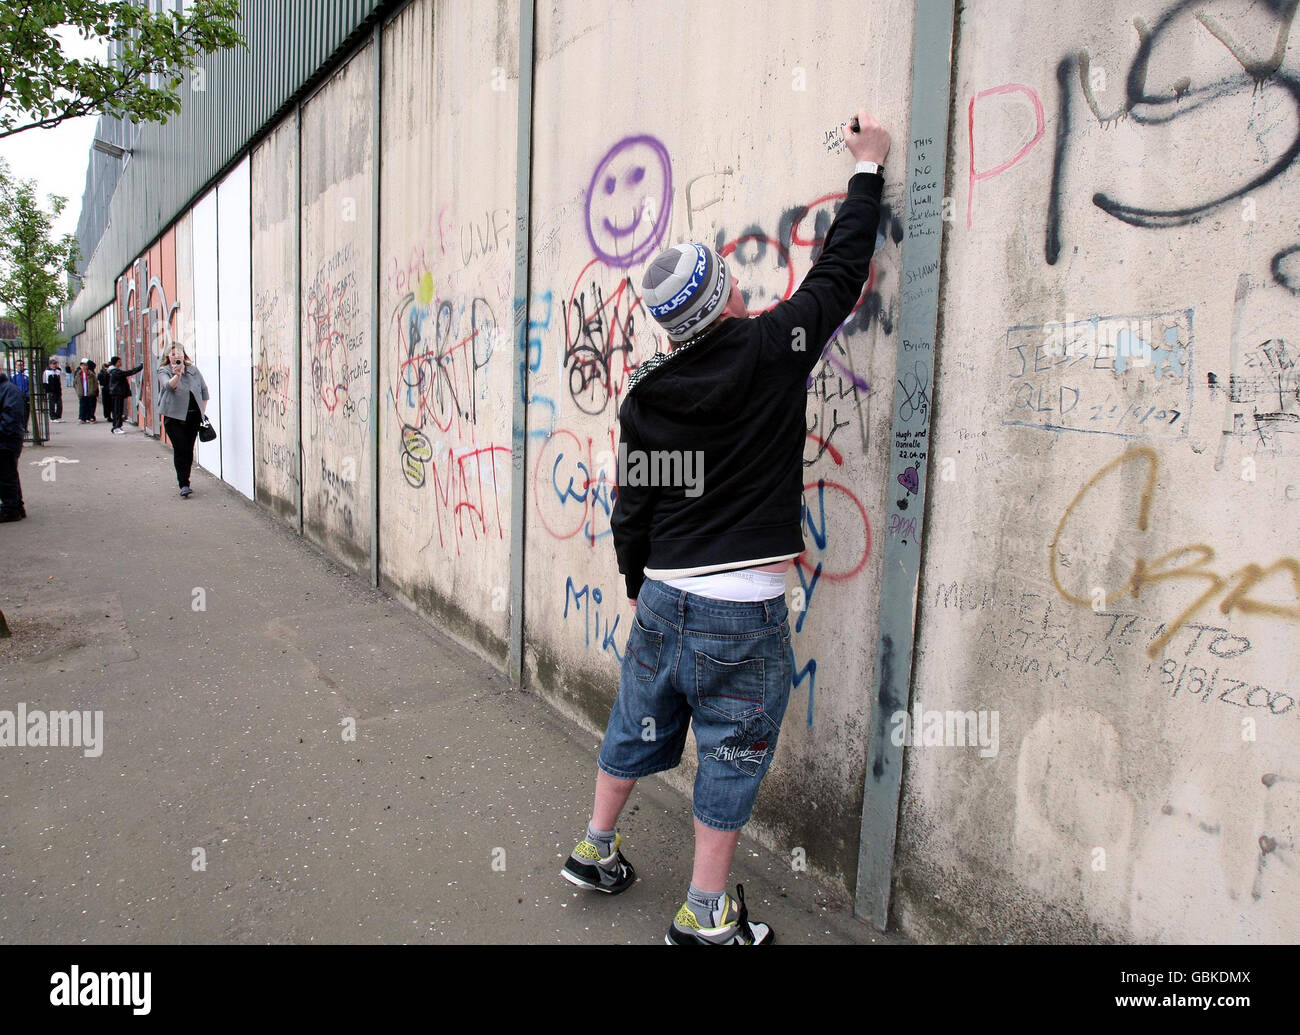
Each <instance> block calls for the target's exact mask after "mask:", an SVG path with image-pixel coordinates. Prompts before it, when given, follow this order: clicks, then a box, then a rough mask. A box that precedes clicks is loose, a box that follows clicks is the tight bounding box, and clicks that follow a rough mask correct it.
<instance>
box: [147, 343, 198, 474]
mask: <svg viewBox="0 0 1300 1035" xmlns="http://www.w3.org/2000/svg"><path fill="white" fill-rule="evenodd" d="M207 408H208V385H207V382H206V381H204V380H203V375H202V374H201V373H199V368H198V367H196V366H195V365H194V364H193V363H191V362H190V358H189V356H187V355H185V350H184V349H183V348H182V347H181V346H179V345H173V346H172V347H171V348H170V349H168V350H167V355H166V356H165V357H164V358H163V365H162V366H161V367H159V368H158V412H159V413H161V414H162V417H163V428H164V430H165V431H166V432H167V438H168V440H170V442H171V444H172V461H173V462H174V463H175V465H176V483H177V484H178V485H179V486H180V490H181V499H189V498H190V496H191V495H192V494H193V491H194V490H192V489H191V488H190V470H191V468H192V467H193V466H194V439H195V438H196V437H197V436H198V433H199V425H200V424H201V423H203V413H204V411H205V410H206V409H207Z"/></svg>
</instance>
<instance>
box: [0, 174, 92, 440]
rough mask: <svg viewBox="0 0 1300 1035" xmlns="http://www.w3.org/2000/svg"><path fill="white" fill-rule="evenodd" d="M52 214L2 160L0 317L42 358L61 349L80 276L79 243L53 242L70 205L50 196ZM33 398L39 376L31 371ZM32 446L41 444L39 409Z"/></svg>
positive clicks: (30, 184)
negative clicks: (63, 323) (72, 287)
mask: <svg viewBox="0 0 1300 1035" xmlns="http://www.w3.org/2000/svg"><path fill="white" fill-rule="evenodd" d="M49 201H50V208H51V211H49V212H47V211H46V210H45V209H44V208H42V207H41V204H40V201H39V200H38V199H37V197H36V181H35V180H14V179H12V178H11V177H10V175H9V166H8V165H7V164H6V163H5V162H4V161H3V160H0V312H4V313H5V314H6V317H7V318H8V319H10V320H12V321H13V322H14V323H16V324H17V325H18V330H19V333H20V334H21V336H22V339H23V341H24V342H25V343H26V344H27V345H30V346H32V347H34V348H37V349H40V350H41V351H42V352H46V351H53V350H54V347H55V346H56V345H57V344H58V343H59V336H58V313H59V308H60V307H61V306H62V305H63V304H64V303H65V302H66V301H67V300H68V297H69V292H68V280H67V276H69V275H74V274H75V273H76V262H77V258H78V248H77V240H76V238H75V237H74V236H73V235H72V234H64V235H63V236H62V237H61V238H57V239H56V238H55V237H54V219H55V218H56V217H57V216H58V215H59V213H60V212H62V211H63V209H64V206H66V205H67V200H66V199H64V198H61V197H59V196H58V195H57V194H51V195H50V198H49ZM31 374H32V387H31V391H32V394H33V395H35V393H36V390H37V389H36V379H37V377H38V376H39V374H40V371H39V370H33V371H31ZM31 418H32V440H33V441H34V442H38V443H39V442H40V429H39V426H38V424H37V419H36V407H35V406H33V407H32V408H31Z"/></svg>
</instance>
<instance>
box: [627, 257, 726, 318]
mask: <svg viewBox="0 0 1300 1035" xmlns="http://www.w3.org/2000/svg"><path fill="white" fill-rule="evenodd" d="M641 291H642V297H643V298H644V300H645V304H646V308H647V309H649V310H650V315H651V316H653V317H654V318H655V319H656V320H658V321H659V323H660V324H661V325H662V326H663V329H664V330H665V331H666V332H667V334H668V337H669V339H671V340H672V341H685V340H686V339H687V338H692V337H694V336H695V335H697V334H699V333H700V332H701V331H702V330H704V328H706V327H707V326H708V325H709V324H711V323H712V322H713V321H714V320H716V319H717V318H718V317H719V316H721V315H722V310H723V309H725V308H726V306H727V299H728V298H729V297H731V273H730V272H729V271H728V269H727V262H726V260H725V259H723V257H722V256H721V255H719V254H718V253H717V252H715V251H714V250H713V249H712V248H710V247H709V246H708V245H704V244H679V245H675V246H674V247H672V248H669V249H667V250H666V251H662V252H660V253H659V254H658V255H657V256H655V259H654V261H653V262H652V263H650V265H649V267H648V268H647V269H646V271H645V276H644V277H642V278H641Z"/></svg>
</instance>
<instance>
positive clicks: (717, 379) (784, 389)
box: [610, 173, 884, 598]
mask: <svg viewBox="0 0 1300 1035" xmlns="http://www.w3.org/2000/svg"><path fill="white" fill-rule="evenodd" d="M883 187H884V180H883V178H882V177H880V176H879V175H877V174H874V173H857V174H855V175H854V176H853V177H852V178H851V179H850V180H849V189H848V196H847V197H846V198H845V199H844V202H843V204H842V205H841V206H840V210H839V212H838V214H837V215H836V217H835V220H834V222H832V223H831V226H830V229H829V230H828V231H827V233H826V240H825V243H824V244H823V246H822V251H821V255H820V256H819V257H818V259H817V261H816V263H814V264H813V268H812V269H811V270H809V271H808V275H807V276H806V277H804V280H803V283H802V284H801V285H800V286H799V289H798V290H797V291H796V292H795V293H794V294H793V295H791V296H790V298H789V299H787V300H786V301H784V302H780V303H778V304H777V305H776V306H774V307H773V308H772V309H769V310H768V311H766V312H764V313H761V314H760V315H758V316H755V317H751V318H749V319H737V318H730V319H720V320H718V321H717V322H716V323H715V324H714V325H713V326H712V327H710V328H708V329H707V330H706V331H705V332H704V333H703V334H701V335H700V336H699V337H698V338H696V339H693V340H692V341H688V342H685V343H683V344H682V345H679V346H677V347H676V348H675V349H674V350H673V351H672V352H668V353H661V354H659V355H656V356H653V357H651V358H650V359H649V360H647V361H646V362H645V363H643V364H642V365H641V367H640V368H638V370H637V371H636V373H635V374H634V375H633V376H632V379H631V380H630V382H629V384H628V391H627V395H626V396H625V397H624V399H623V404H622V406H621V407H620V409H619V415H618V417H619V427H620V445H619V456H620V460H619V486H618V495H617V498H616V500H615V503H614V510H613V513H612V515H611V517H610V527H611V529H612V530H613V533H614V551H615V553H616V554H617V556H618V570H619V571H620V572H622V574H623V575H624V577H625V579H626V582H627V595H628V597H629V598H635V597H636V596H637V594H638V593H639V592H640V590H641V584H642V583H643V582H644V581H645V574H644V569H645V568H646V567H650V568H659V569H673V568H696V567H704V566H710V565H727V564H732V565H733V566H734V567H743V566H744V565H745V562H752V561H754V560H756V559H760V558H766V557H780V556H788V555H790V554H798V553H802V552H803V549H804V542H803V452H804V444H805V438H806V435H807V426H806V424H805V413H806V410H807V385H808V377H809V375H810V374H811V373H812V371H813V370H814V369H815V368H816V366H817V364H818V363H819V362H820V361H821V355H822V351H823V349H825V347H826V344H827V342H829V341H830V339H831V337H832V336H833V335H834V334H835V331H836V330H837V329H838V328H839V326H840V325H841V324H842V323H843V322H844V321H845V320H846V319H847V318H848V316H849V314H850V313H851V312H852V311H853V307H854V305H855V304H856V303H857V301H858V298H859V297H860V295H861V294H862V288H863V285H864V283H865V282H866V280H867V277H868V274H869V273H870V264H871V255H872V252H873V251H874V250H875V244H876V230H877V227H878V224H879V221H880V192H881V190H882V189H883ZM687 453H691V454H693V457H692V459H693V460H694V462H695V464H696V466H695V468H694V473H695V476H696V477H697V478H698V481H697V482H689V480H688V479H684V478H680V477H679V478H667V479H664V478H658V479H656V478H654V477H653V476H651V477H650V478H649V479H647V477H646V472H647V471H658V472H662V473H671V472H673V471H676V470H682V471H685V470H690V468H687V467H672V466H671V465H670V459H669V458H672V462H678V463H680V462H681V461H680V458H684V457H685V456H686V454H687ZM647 458H648V463H647V462H646V460H647ZM638 460H640V461H641V463H640V465H639V469H638ZM647 480H650V481H655V480H658V481H660V482H662V481H665V480H667V481H676V482H677V484H645V482H646V481H647ZM719 570H725V569H719Z"/></svg>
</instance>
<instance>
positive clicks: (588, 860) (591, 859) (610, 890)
mask: <svg viewBox="0 0 1300 1035" xmlns="http://www.w3.org/2000/svg"><path fill="white" fill-rule="evenodd" d="M622 843H623V835H622V834H615V835H614V844H613V847H612V848H611V850H610V853H609V855H607V856H605V857H603V858H602V857H601V854H600V849H599V848H597V847H596V846H595V845H594V844H592V843H591V842H590V841H587V840H585V839H584V840H582V841H579V842H578V846H577V847H576V848H574V850H573V852H572V853H571V854H570V855H569V858H568V859H567V860H566V861H565V863H564V869H562V870H561V871H560V876H561V877H563V878H564V879H565V880H567V881H568V882H569V883H570V884H576V885H578V887H580V888H595V889H596V890H597V891H603V892H605V894H607V895H617V894H618V893H619V892H620V891H626V890H627V889H628V888H630V887H631V886H632V884H633V883H634V882H635V881H636V870H634V869H632V864H631V863H629V862H628V861H627V860H626V859H624V858H623V853H622V852H620V851H619V845H621V844H622Z"/></svg>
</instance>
